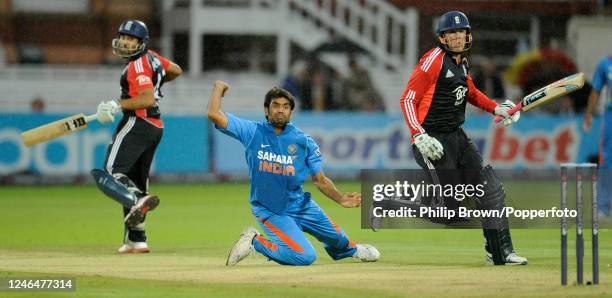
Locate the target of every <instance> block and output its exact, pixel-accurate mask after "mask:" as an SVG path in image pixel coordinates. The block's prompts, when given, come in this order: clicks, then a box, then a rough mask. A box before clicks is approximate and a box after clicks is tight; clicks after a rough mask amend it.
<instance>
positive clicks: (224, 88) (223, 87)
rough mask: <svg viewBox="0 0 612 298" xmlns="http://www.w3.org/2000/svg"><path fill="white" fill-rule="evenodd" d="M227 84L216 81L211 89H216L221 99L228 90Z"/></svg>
mask: <svg viewBox="0 0 612 298" xmlns="http://www.w3.org/2000/svg"><path fill="white" fill-rule="evenodd" d="M229 87H230V86H229V84H228V83H226V82H224V81H221V80H217V81H215V84H214V85H213V88H215V89H218V90H219V91H221V97H223V96H224V95H225V92H227V90H229Z"/></svg>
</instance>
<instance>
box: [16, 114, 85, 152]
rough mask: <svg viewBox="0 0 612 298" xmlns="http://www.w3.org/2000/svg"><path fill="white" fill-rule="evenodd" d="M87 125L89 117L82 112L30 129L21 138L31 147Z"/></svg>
mask: <svg viewBox="0 0 612 298" xmlns="http://www.w3.org/2000/svg"><path fill="white" fill-rule="evenodd" d="M86 127H87V119H85V115H83V114H82V113H81V114H77V115H74V116H70V117H67V118H64V119H61V120H57V121H54V122H51V123H49V124H45V125H43V126H39V127H36V128H33V129H30V130H28V131H26V132H24V133H22V134H21V139H22V140H23V143H24V144H25V145H26V146H27V147H30V146H32V145H34V144H38V143H41V142H44V141H48V140H52V139H55V138H57V137H60V136H63V135H65V134H69V133H72V132H74V131H77V130H80V129H83V128H86Z"/></svg>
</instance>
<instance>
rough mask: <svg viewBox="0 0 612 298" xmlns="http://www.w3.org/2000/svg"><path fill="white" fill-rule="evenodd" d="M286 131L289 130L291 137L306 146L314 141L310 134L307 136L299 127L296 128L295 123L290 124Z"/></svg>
mask: <svg viewBox="0 0 612 298" xmlns="http://www.w3.org/2000/svg"><path fill="white" fill-rule="evenodd" d="M285 129H288V130H289V133H290V134H291V136H292V137H293V138H294V139H295V140H296V142H298V143H302V144H304V145H305V144H306V143H307V142H308V140H312V137H311V136H310V135H309V134H307V133H306V132H304V131H303V130H301V129H300V128H298V127H297V126H295V125H294V124H293V123H288V124H287V126H286V128H285Z"/></svg>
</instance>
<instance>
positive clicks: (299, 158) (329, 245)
mask: <svg viewBox="0 0 612 298" xmlns="http://www.w3.org/2000/svg"><path fill="white" fill-rule="evenodd" d="M228 89H229V85H228V84H227V83H225V82H223V81H216V82H215V83H214V87H213V91H212V94H211V96H210V100H209V102H208V119H210V121H212V122H213V123H214V124H215V128H217V129H218V130H219V131H221V132H222V133H224V134H226V135H228V136H230V137H232V138H234V139H236V140H238V141H240V143H242V145H244V147H245V148H246V150H245V157H246V161H247V164H248V167H249V176H250V180H251V192H250V199H249V201H250V203H251V212H252V213H253V215H254V216H255V219H256V220H257V223H258V224H259V225H260V227H261V228H262V229H263V230H264V231H265V232H266V235H267V237H268V238H264V236H262V235H261V234H260V233H259V232H258V231H257V230H256V229H255V228H253V227H248V228H246V229H245V230H244V231H243V232H242V234H241V235H240V238H239V239H238V241H237V242H236V244H235V245H234V247H233V248H232V249H231V251H230V253H229V256H228V258H227V262H226V265H227V266H234V265H236V264H237V263H238V262H240V261H241V260H243V259H244V258H246V257H247V256H248V255H249V254H251V253H252V251H253V250H255V251H257V252H259V253H261V254H263V255H264V256H266V257H268V258H269V259H270V260H273V261H275V262H277V263H279V264H282V265H310V264H312V263H313V262H314V261H315V259H316V252H315V250H314V248H313V247H312V244H311V243H310V242H309V241H308V239H306V237H305V235H304V232H306V233H308V234H310V235H312V236H314V237H315V238H317V240H319V241H321V242H323V244H324V247H325V250H326V251H327V253H328V254H329V255H330V256H331V257H332V259H334V260H340V259H344V258H348V257H353V258H355V259H358V260H361V261H364V262H374V261H377V260H378V258H379V257H380V253H379V252H378V250H377V249H376V248H374V246H371V245H368V244H355V243H354V242H352V241H350V240H349V238H348V237H347V236H346V234H345V233H344V231H343V230H342V229H340V227H339V226H338V225H337V224H336V223H334V221H332V219H331V218H330V217H329V216H327V214H325V212H323V210H322V209H321V208H320V207H319V205H317V203H316V202H315V201H314V199H312V198H311V195H310V193H308V192H304V190H303V189H302V184H303V183H304V180H306V179H307V178H308V176H310V177H311V178H312V180H313V181H314V184H315V185H316V187H317V188H318V189H319V190H320V191H321V192H322V193H323V194H324V195H325V196H327V197H328V198H330V199H332V200H334V201H335V202H336V203H338V204H339V205H341V206H342V207H345V208H354V207H358V206H359V205H361V194H359V193H356V192H347V193H344V194H342V193H340V192H339V191H338V190H337V189H336V187H335V186H334V183H333V182H332V181H331V180H330V179H329V178H328V177H327V176H325V174H324V173H323V169H322V156H321V152H320V151H319V146H318V145H317V143H316V142H315V141H314V140H313V139H312V138H311V137H310V136H309V135H307V134H305V133H304V132H303V131H301V130H300V129H298V128H297V127H295V126H294V125H293V124H292V123H291V122H289V121H290V120H291V115H292V112H293V109H294V108H295V101H294V99H293V95H291V93H289V92H288V91H286V90H284V89H281V88H278V87H274V88H272V89H271V90H270V91H268V93H267V94H266V96H265V100H264V112H265V115H266V120H267V121H264V122H254V121H249V120H245V119H241V118H238V117H236V116H234V115H232V114H230V113H225V112H222V111H221V98H222V97H223V95H224V94H225V92H227V90H228Z"/></svg>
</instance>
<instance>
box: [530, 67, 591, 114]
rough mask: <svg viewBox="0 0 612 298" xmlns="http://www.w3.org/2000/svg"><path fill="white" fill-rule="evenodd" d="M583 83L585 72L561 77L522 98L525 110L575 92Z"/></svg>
mask: <svg viewBox="0 0 612 298" xmlns="http://www.w3.org/2000/svg"><path fill="white" fill-rule="evenodd" d="M583 85H584V73H581V72H580V73H577V74H573V75H571V76H568V77H565V78H563V79H560V80H558V81H556V82H554V83H552V84H549V85H547V86H544V87H542V88H540V89H538V90H536V91H534V92H532V93H530V94H529V95H527V96H525V97H524V98H523V100H522V103H523V111H529V110H531V109H533V108H535V107H537V106H539V105H541V104H543V103H546V102H548V101H551V100H553V99H555V98H558V97H560V96H563V95H566V94H569V93H571V92H574V91H576V90H578V89H580V88H582V86H583Z"/></svg>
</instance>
